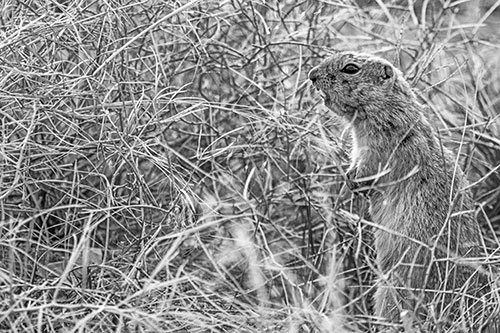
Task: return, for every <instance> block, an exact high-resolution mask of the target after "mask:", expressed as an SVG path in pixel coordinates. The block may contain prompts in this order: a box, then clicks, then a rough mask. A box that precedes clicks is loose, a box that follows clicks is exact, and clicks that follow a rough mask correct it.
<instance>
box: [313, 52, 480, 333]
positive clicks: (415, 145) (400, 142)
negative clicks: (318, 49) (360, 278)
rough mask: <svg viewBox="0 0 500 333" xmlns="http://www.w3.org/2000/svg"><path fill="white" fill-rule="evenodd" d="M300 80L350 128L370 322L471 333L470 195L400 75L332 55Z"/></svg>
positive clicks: (474, 233) (363, 58)
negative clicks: (373, 269) (369, 261)
mask: <svg viewBox="0 0 500 333" xmlns="http://www.w3.org/2000/svg"><path fill="white" fill-rule="evenodd" d="M309 79H310V80H311V81H312V83H313V85H314V86H315V88H316V89H318V90H320V91H321V93H322V95H323V98H324V103H325V106H326V107H328V108H329V109H330V110H332V111H333V112H334V113H336V114H338V115H340V116H341V117H342V118H344V119H345V120H346V121H347V122H349V124H350V127H351V130H352V138H353V147H352V154H351V157H352V163H351V166H350V168H349V170H348V172H347V178H348V181H347V184H348V185H349V187H351V189H352V190H354V191H358V192H363V193H365V194H367V196H368V197H369V199H370V213H371V217H372V219H373V221H374V222H375V223H376V224H377V225H378V226H379V227H378V228H376V231H375V232H374V236H375V237H374V238H375V250H376V261H377V265H378V269H379V270H380V272H381V274H379V279H378V282H377V291H376V292H375V311H376V315H377V316H379V317H382V318H385V319H386V320H390V321H392V322H398V321H400V320H401V319H402V318H400V316H401V314H402V313H405V314H407V315H408V313H409V315H410V316H411V318H413V319H414V320H416V322H417V323H418V324H417V325H427V324H428V323H429V322H431V321H434V324H436V323H443V324H445V325H453V324H455V325H459V326H457V327H460V328H462V329H463V328H467V330H468V329H472V327H474V330H476V329H477V327H480V326H481V325H482V322H483V321H484V320H483V318H482V316H483V314H484V313H486V312H485V311H474V310H472V309H477V308H479V307H480V304H482V303H481V301H482V300H481V299H480V296H482V295H484V294H486V293H488V291H489V289H488V278H487V276H486V275H485V274H484V271H481V268H480V263H481V261H483V260H484V256H485V254H484V252H483V248H482V239H481V237H482V236H481V232H480V229H479V226H478V223H477V221H476V220H475V217H474V211H473V203H472V199H471V194H470V192H469V191H468V189H467V185H468V184H467V181H466V179H465V176H464V174H463V172H462V170H461V169H460V167H459V166H458V165H457V161H456V156H454V154H453V153H452V152H451V151H450V150H449V149H447V148H446V147H443V146H442V145H441V143H440V141H439V139H438V137H437V134H436V133H435V131H434V129H433V128H432V126H431V125H430V124H429V121H428V120H427V118H426V116H425V110H424V108H423V106H422V105H420V104H419V103H418V101H417V98H416V96H415V94H414V93H413V91H412V89H411V87H410V86H409V84H408V83H407V82H406V80H405V79H404V77H403V75H402V73H401V72H400V71H399V70H398V69H397V68H395V67H394V66H393V65H392V64H391V63H389V62H388V61H387V60H384V59H382V58H379V57H376V56H373V55H368V54H363V53H356V52H337V53H335V54H334V55H333V56H332V57H330V58H328V59H326V60H325V61H323V63H321V64H320V65H319V66H318V67H316V68H314V69H313V70H311V72H310V73H309ZM423 323H427V324H423ZM450 323H451V324H450Z"/></svg>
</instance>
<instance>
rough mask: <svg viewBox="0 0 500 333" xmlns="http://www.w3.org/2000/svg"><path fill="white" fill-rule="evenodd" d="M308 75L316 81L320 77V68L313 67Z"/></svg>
mask: <svg viewBox="0 0 500 333" xmlns="http://www.w3.org/2000/svg"><path fill="white" fill-rule="evenodd" d="M308 76H309V80H311V81H312V82H313V83H314V82H315V81H316V80H317V79H318V68H317V67H314V68H313V69H311V71H310V72H309V74H308Z"/></svg>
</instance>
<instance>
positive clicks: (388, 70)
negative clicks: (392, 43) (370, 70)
mask: <svg viewBox="0 0 500 333" xmlns="http://www.w3.org/2000/svg"><path fill="white" fill-rule="evenodd" d="M393 76H394V70H393V69H392V67H391V66H389V65H383V68H382V79H384V80H387V79H390V78H391V77H393Z"/></svg>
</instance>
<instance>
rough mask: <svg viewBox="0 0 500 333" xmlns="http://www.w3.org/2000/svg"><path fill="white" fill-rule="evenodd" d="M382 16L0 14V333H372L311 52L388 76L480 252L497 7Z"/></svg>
mask: <svg viewBox="0 0 500 333" xmlns="http://www.w3.org/2000/svg"><path fill="white" fill-rule="evenodd" d="M389 2H390V1H357V2H356V1H348V0H345V1H316V2H298V3H296V2H294V1H280V2H276V1H269V2H262V1H256V0H250V1H242V0H233V1H196V0H195V1H183V0H182V1H181V0H179V1H155V0H150V1H148V0H146V1H141V2H138V3H135V2H130V1H122V0H117V1H98V0H96V1H93V0H68V1H64V0H61V1H59V2H58V1H55V0H52V1H41V0H31V1H23V2H21V1H3V2H1V6H3V8H1V11H0V12H1V17H0V19H1V22H0V24H1V29H0V34H1V38H0V40H1V42H0V61H1V62H0V66H1V67H0V68H1V73H2V75H1V76H0V82H1V84H0V89H1V90H0V107H1V118H0V119H1V123H0V131H1V138H2V144H1V145H0V152H1V155H0V156H1V158H0V165H1V176H0V199H1V201H0V208H1V216H0V217H1V218H0V221H1V222H0V233H1V236H0V258H1V260H0V286H1V290H0V293H1V297H0V329H1V330H3V331H9V332H84V331H85V332H88V331H94V332H227V331H231V332H278V331H283V332H344V331H346V332H351V331H368V330H370V329H374V328H375V326H376V324H379V323H380V322H379V321H377V319H375V318H373V317H372V316H371V313H372V309H371V301H370V295H371V293H372V292H373V288H372V284H373V278H374V274H376V268H375V267H374V264H373V260H372V258H373V251H372V250H371V246H370V242H371V239H370V237H371V236H370V232H369V229H370V228H371V227H370V223H368V222H366V221H365V220H361V218H360V217H359V216H362V215H363V210H364V207H365V204H364V202H363V200H362V199H360V198H355V197H353V196H351V195H350V194H349V193H346V192H341V188H342V185H343V176H342V175H343V171H342V170H345V163H346V153H345V148H344V147H345V142H344V139H341V138H342V136H341V126H340V125H339V123H338V121H337V119H335V118H333V117H331V116H330V115H328V113H327V112H325V111H326V110H325V109H324V107H323V106H322V105H321V102H320V100H319V99H318V98H317V97H314V96H311V95H310V93H309V89H308V83H307V80H306V78H307V72H308V71H309V70H310V69H311V68H312V66H314V65H316V64H318V63H319V61H320V60H321V59H322V58H323V57H324V56H325V55H327V54H328V51H329V50H331V49H355V50H363V51H368V52H369V51H376V52H378V53H379V54H383V55H385V56H387V57H388V58H389V59H395V61H396V62H398V63H400V65H401V68H402V70H403V71H404V72H405V73H406V75H407V77H408V78H409V80H410V81H411V82H413V84H414V85H415V86H416V87H418V88H419V89H420V91H421V98H422V100H423V101H427V102H428V104H429V107H430V111H431V112H432V115H431V116H432V117H433V119H435V122H434V123H435V124H436V126H437V127H439V128H440V130H441V131H442V133H443V138H444V140H448V141H445V142H446V143H447V144H448V143H449V144H450V146H455V149H456V151H458V149H460V152H461V155H463V157H464V158H463V161H462V162H461V163H462V166H464V167H465V169H466V170H467V171H468V173H469V178H470V179H471V183H472V190H473V191H474V193H475V198H476V199H477V202H478V206H477V212H478V216H479V219H480V221H481V223H482V224H483V225H484V227H485V228H484V229H485V236H486V238H487V241H488V244H489V245H490V246H491V247H498V246H499V245H500V242H499V240H498V238H497V237H498V235H497V236H495V230H496V231H497V232H498V230H499V225H500V188H499V186H498V185H499V180H500V176H499V172H498V169H499V168H500V121H499V119H498V117H499V116H498V115H499V112H498V110H499V108H500V99H499V97H498V96H499V93H500V77H499V76H500V75H499V73H500V71H499V68H498V66H499V65H498V64H499V63H500V62H499V60H500V56H499V52H498V51H499V46H500V36H499V35H498V31H499V24H498V22H499V20H500V14H498V12H497V11H494V9H495V8H496V7H499V5H500V1H496V2H495V1H484V5H483V7H480V6H478V4H477V3H473V2H471V3H470V4H468V3H462V4H457V3H460V1H457V2H452V1H434V2H432V1H429V2H428V1H410V2H409V3H410V4H408V3H406V2H405V1H397V2H398V3H399V4H397V5H394V6H389ZM429 3H430V4H429ZM438 3H439V5H438ZM481 3H483V2H481ZM441 4H443V5H441ZM423 5H424V7H423ZM425 6H427V7H425ZM468 6H469V7H468ZM472 9H476V11H475V12H473V11H472V12H471V10H472ZM490 9H491V10H490ZM450 138H451V139H452V140H451V141H450ZM499 259H500V257H499V255H498V253H497V254H494V255H493V256H492V257H491V258H490V260H491V261H497V262H498V260H499Z"/></svg>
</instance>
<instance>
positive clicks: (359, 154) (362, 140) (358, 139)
mask: <svg viewBox="0 0 500 333" xmlns="http://www.w3.org/2000/svg"><path fill="white" fill-rule="evenodd" d="M351 135H352V149H351V168H359V167H360V166H361V165H362V164H363V163H364V161H365V160H366V158H367V155H368V153H369V151H370V148H369V147H368V142H367V139H366V137H363V136H359V135H356V133H355V131H354V130H352V132H351Z"/></svg>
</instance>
